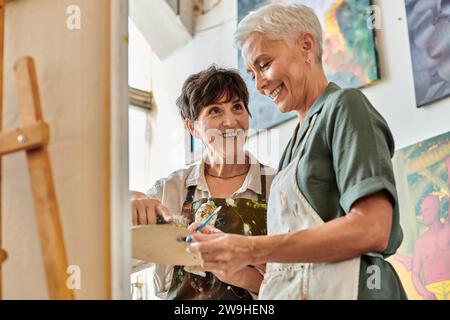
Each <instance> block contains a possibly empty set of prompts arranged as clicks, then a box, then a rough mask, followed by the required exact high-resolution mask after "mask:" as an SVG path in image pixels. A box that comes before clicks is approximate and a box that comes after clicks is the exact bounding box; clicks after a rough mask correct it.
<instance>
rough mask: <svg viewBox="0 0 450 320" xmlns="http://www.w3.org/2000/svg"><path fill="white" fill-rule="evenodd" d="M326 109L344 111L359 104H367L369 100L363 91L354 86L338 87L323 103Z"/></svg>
mask: <svg viewBox="0 0 450 320" xmlns="http://www.w3.org/2000/svg"><path fill="white" fill-rule="evenodd" d="M325 105H326V107H327V108H326V109H327V110H328V111H331V112H332V111H338V110H342V111H345V110H347V109H350V108H354V107H359V106H361V105H364V106H368V105H370V102H369V101H368V99H367V97H366V96H365V95H364V93H363V92H362V91H361V90H359V89H356V88H339V89H337V90H335V91H334V92H332V93H331V94H330V95H329V96H328V98H327V101H326V103H325Z"/></svg>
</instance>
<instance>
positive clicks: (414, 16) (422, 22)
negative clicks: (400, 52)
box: [406, 0, 450, 107]
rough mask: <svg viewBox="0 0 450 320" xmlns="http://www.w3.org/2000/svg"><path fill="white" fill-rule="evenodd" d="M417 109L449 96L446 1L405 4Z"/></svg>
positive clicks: (420, 0)
mask: <svg viewBox="0 0 450 320" xmlns="http://www.w3.org/2000/svg"><path fill="white" fill-rule="evenodd" d="M406 15H407V19H408V30H409V43H410V49H411V59H412V64H413V72H414V86H415V92H416V104H417V107H422V106H424V105H426V104H429V103H431V102H433V101H436V100H439V99H442V98H443V97H446V96H449V95H450V36H449V35H450V1H441V0H406Z"/></svg>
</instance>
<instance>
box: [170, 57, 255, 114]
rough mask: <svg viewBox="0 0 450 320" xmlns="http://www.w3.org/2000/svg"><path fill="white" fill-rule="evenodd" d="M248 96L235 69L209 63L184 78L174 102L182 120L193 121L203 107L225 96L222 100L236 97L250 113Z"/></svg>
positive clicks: (242, 81)
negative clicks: (199, 70) (207, 65)
mask: <svg viewBox="0 0 450 320" xmlns="http://www.w3.org/2000/svg"><path fill="white" fill-rule="evenodd" d="M248 96H249V94H248V89H247V86H246V84H245V81H244V79H242V77H241V75H240V74H239V72H238V71H237V70H235V69H229V68H220V67H218V66H216V65H211V66H210V67H209V68H208V69H206V70H203V71H201V72H199V73H195V74H192V75H190V76H189V78H187V79H186V81H185V82H184V84H183V89H182V90H181V95H180V96H179V97H178V99H177V102H176V104H177V107H178V109H179V110H180V114H181V117H182V118H183V120H186V119H189V120H192V121H194V120H197V118H198V116H199V114H200V112H201V110H202V109H203V108H204V107H206V106H208V105H211V104H213V103H216V102H218V101H219V99H222V98H225V99H226V100H225V101H224V102H230V101H231V100H232V99H234V98H238V99H240V100H241V101H242V103H243V104H244V107H245V109H246V110H247V112H248V114H249V115H250V110H249V109H248V99H249V98H248Z"/></svg>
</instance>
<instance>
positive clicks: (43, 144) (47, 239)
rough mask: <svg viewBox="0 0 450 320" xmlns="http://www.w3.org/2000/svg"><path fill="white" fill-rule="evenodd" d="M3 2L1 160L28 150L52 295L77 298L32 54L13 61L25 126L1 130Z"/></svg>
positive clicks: (0, 254) (0, 14) (0, 18)
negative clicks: (69, 271) (69, 281)
mask: <svg viewBox="0 0 450 320" xmlns="http://www.w3.org/2000/svg"><path fill="white" fill-rule="evenodd" d="M4 4H5V0H0V79H1V80H0V100H1V102H0V161H1V157H2V156H4V155H6V154H10V153H14V152H18V151H26V155H27V162H28V170H29V175H30V180H31V189H32V192H33V199H34V207H35V212H36V221H37V226H38V233H39V238H40V244H41V252H42V255H43V262H44V269H45V274H46V279H47V288H48V293H49V298H50V299H74V295H73V291H72V290H70V289H69V288H68V287H67V284H66V281H67V277H68V275H67V274H66V270H67V258H66V252H65V248H64V239H63V235H62V230H61V224H60V221H59V213H58V206H57V202H56V194H55V188H54V185H53V177H52V170H51V164H50V157H49V153H48V149H47V144H48V141H49V129H48V126H47V124H46V123H45V122H44V119H43V116H42V108H41V101H40V97H39V89H38V83H37V77H36V69H35V65H34V61H33V59H32V58H30V57H26V58H22V59H20V60H18V61H17V62H16V63H15V65H14V70H15V73H16V79H17V85H18V93H19V114H20V119H21V125H22V127H21V128H19V129H17V130H14V131H11V132H6V133H2V132H1V129H2V128H1V125H2V112H3V109H2V100H3V83H2V79H3V39H4ZM0 182H1V162H0ZM0 188H1V185H0ZM0 204H1V189H0ZM0 210H1V206H0ZM0 248H1V212H0ZM6 257H7V255H6V252H5V251H4V250H2V249H0V268H1V263H2V262H3V261H4V260H6ZM0 272H1V269H0ZM0 294H1V273H0ZM0 298H1V295H0Z"/></svg>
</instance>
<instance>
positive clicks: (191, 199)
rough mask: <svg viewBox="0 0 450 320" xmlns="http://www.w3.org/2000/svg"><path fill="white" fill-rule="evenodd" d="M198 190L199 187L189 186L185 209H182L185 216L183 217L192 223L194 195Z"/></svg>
mask: <svg viewBox="0 0 450 320" xmlns="http://www.w3.org/2000/svg"><path fill="white" fill-rule="evenodd" d="M196 189H197V186H195V185H194V186H189V187H188V190H187V193H186V199H185V200H184V203H183V207H182V208H181V213H182V214H183V217H184V218H185V219H187V220H188V221H190V222H192V221H193V217H192V202H194V194H195V190H196Z"/></svg>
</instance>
